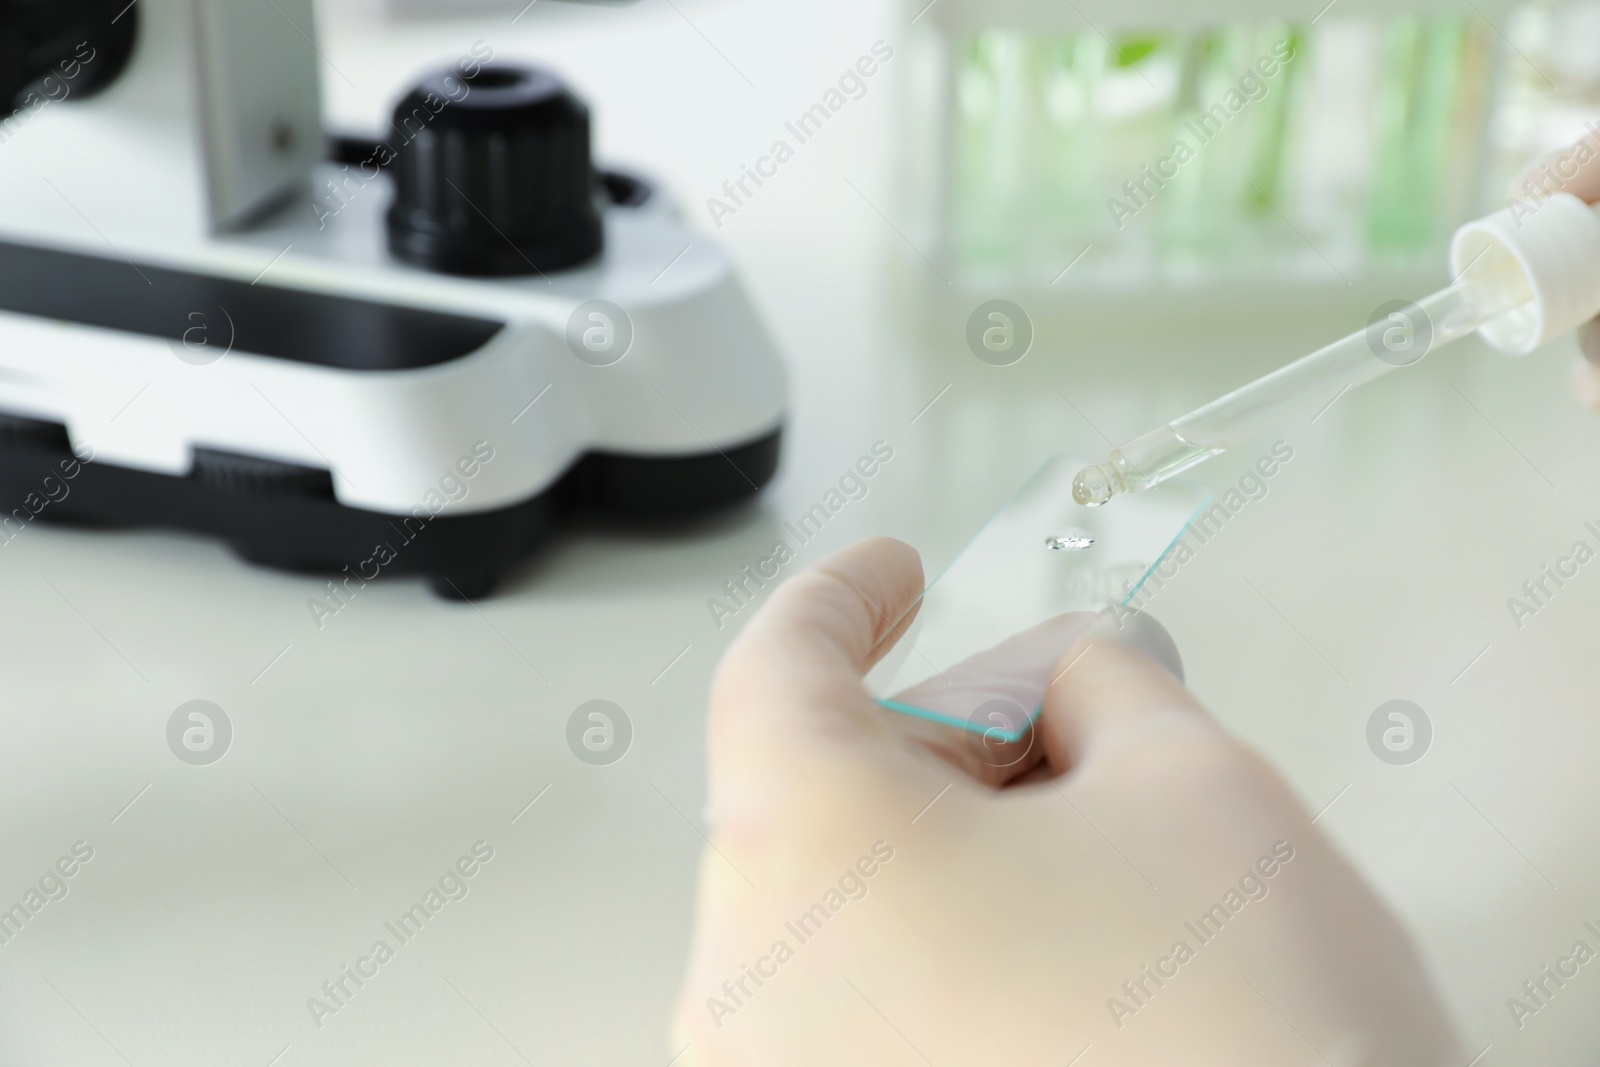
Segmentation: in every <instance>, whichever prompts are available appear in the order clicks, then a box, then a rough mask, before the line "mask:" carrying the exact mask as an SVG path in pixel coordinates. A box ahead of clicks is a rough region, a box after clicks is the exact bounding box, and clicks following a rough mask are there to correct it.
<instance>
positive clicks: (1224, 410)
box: [1072, 255, 1533, 506]
mask: <svg viewBox="0 0 1600 1067" xmlns="http://www.w3.org/2000/svg"><path fill="white" fill-rule="evenodd" d="M1532 301H1533V293H1532V292H1531V290H1530V289H1529V287H1528V282H1527V276H1526V275H1525V274H1524V272H1523V270H1522V269H1521V268H1519V267H1518V265H1517V263H1516V261H1515V260H1513V259H1511V258H1510V257H1509V256H1504V255H1502V256H1497V257H1494V261H1493V262H1492V263H1487V264H1482V265H1478V269H1476V270H1472V271H1469V272H1468V273H1466V274H1465V275H1463V277H1461V278H1460V279H1458V280H1457V281H1456V282H1455V283H1454V284H1453V285H1450V286H1448V287H1447V288H1444V289H1441V290H1439V291H1438V292H1436V293H1433V294H1432V295H1430V296H1426V297H1423V298H1422V299H1421V300H1419V301H1417V302H1416V303H1415V304H1411V305H1398V306H1397V309H1396V310H1395V311H1392V312H1391V313H1390V314H1389V315H1388V317H1387V318H1386V319H1380V320H1378V321H1377V322H1375V323H1374V324H1373V325H1371V326H1369V327H1368V328H1366V329H1364V330H1358V331H1356V332H1355V333H1352V334H1351V335H1350V336H1348V337H1345V338H1343V339H1341V340H1338V341H1335V342H1334V343H1333V344H1331V345H1328V346H1326V347H1325V348H1319V349H1318V350H1317V351H1315V352H1312V353H1311V354H1310V355H1308V356H1302V357H1301V358H1300V359H1297V360H1295V361H1294V362H1293V363H1290V364H1288V365H1287V366H1283V367H1279V368H1278V369H1277V370H1275V371H1273V372H1272V373H1271V374H1268V375H1266V376H1264V377H1261V378H1257V379H1256V380H1255V381H1253V382H1251V383H1250V384H1249V385H1246V386H1242V387H1241V388H1238V389H1235V390H1234V391H1233V392H1231V393H1229V394H1227V395H1226V396H1224V397H1221V398H1219V399H1217V400H1213V401H1212V402H1211V403H1209V404H1207V405H1205V406H1204V407H1201V408H1197V409H1196V410H1194V411H1191V412H1189V414H1187V415H1184V416H1182V417H1181V418H1177V419H1174V420H1173V421H1172V422H1169V423H1167V424H1166V425H1165V426H1163V427H1161V428H1160V429H1157V430H1152V431H1151V432H1150V433H1147V434H1145V435H1144V436H1142V437H1136V438H1134V439H1133V440H1132V441H1130V442H1128V443H1127V444H1125V445H1123V446H1122V447H1121V448H1118V449H1114V450H1113V451H1112V453H1111V456H1110V458H1108V459H1107V460H1106V461H1105V462H1104V463H1100V464H1096V465H1094V466H1089V467H1085V468H1083V470H1081V471H1079V472H1078V476H1077V477H1076V478H1075V479H1073V482H1072V497H1073V499H1074V500H1076V501H1077V502H1078V503H1080V504H1088V505H1090V506H1096V505H1099V504H1104V503H1105V502H1106V501H1108V500H1110V499H1111V498H1112V497H1113V496H1116V495H1117V494H1119V493H1137V492H1140V491H1141V490H1144V489H1148V488H1150V487H1151V486H1153V485H1159V484H1161V483H1162V482H1164V481H1166V480H1167V479H1168V478H1171V477H1172V476H1173V475H1175V474H1178V473H1179V472H1180V471H1185V470H1188V469H1189V468H1190V467H1193V466H1194V465H1195V464H1197V463H1202V462H1204V461H1205V460H1208V459H1210V458H1211V457H1212V456H1215V455H1216V454H1217V453H1219V452H1222V451H1224V450H1226V449H1228V448H1231V447H1233V446H1234V445H1237V444H1241V443H1243V442H1245V441H1248V440H1250V439H1251V438H1252V437H1254V436H1255V435H1256V434H1258V433H1261V432H1262V431H1263V430H1265V429H1266V428H1267V427H1269V426H1271V425H1272V424H1273V423H1276V422H1278V421H1280V420H1282V419H1284V418H1285V417H1287V416H1289V415H1292V414H1294V413H1295V412H1297V411H1305V412H1308V413H1310V412H1317V413H1320V409H1322V408H1326V407H1328V406H1330V405H1331V404H1332V403H1333V402H1334V401H1335V400H1337V399H1339V397H1340V396H1342V395H1343V394H1344V393H1345V392H1346V391H1347V390H1349V389H1353V388H1354V387H1356V386H1358V385H1362V384H1365V383H1366V382H1370V381H1371V380H1372V379H1374V378H1376V377H1379V376H1380V375H1383V374H1387V373H1388V372H1389V371H1392V370H1394V369H1395V368H1397V367H1403V366H1407V365H1409V364H1411V363H1415V362H1416V361H1417V360H1419V359H1421V358H1422V357H1423V356H1425V355H1427V354H1428V353H1429V352H1431V351H1433V350H1434V349H1436V348H1439V347H1440V346H1441V345H1446V344H1449V343H1450V342H1451V341H1454V340H1456V339H1457V338H1460V337H1463V336H1465V335H1467V334H1469V333H1472V332H1473V331H1474V330H1476V329H1478V327H1480V326H1483V325H1484V324H1485V323H1488V322H1492V321H1495V320H1497V319H1500V318H1501V317H1502V316H1505V317H1506V319H1507V320H1508V322H1509V321H1512V320H1514V319H1515V318H1516V316H1517V315H1518V314H1519V313H1523V312H1526V311H1527V310H1528V309H1530V308H1531V305H1532Z"/></svg>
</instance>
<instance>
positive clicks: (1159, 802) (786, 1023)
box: [671, 539, 1466, 1067]
mask: <svg viewBox="0 0 1600 1067" xmlns="http://www.w3.org/2000/svg"><path fill="white" fill-rule="evenodd" d="M922 584H923V583H922V572H921V565H920V561H919V560H918V558H917V555H916V553H915V552H914V551H913V550H912V549H911V548H909V547H907V546H906V545H904V544H901V543H899V542H896V541H890V540H884V539H878V540H872V541H866V542H862V543H860V544H857V545H855V546H852V547H851V548H848V549H845V550H844V551H842V552H840V553H837V554H836V555H834V556H832V557H830V558H828V559H827V560H825V561H823V562H822V563H821V564H820V565H818V566H817V567H815V568H814V569H812V570H810V571H807V572H805V573H802V574H800V575H798V576H796V577H795V578H793V579H791V580H790V581H788V582H786V583H784V584H783V586H782V587H781V588H779V589H777V590H775V591H774V593H773V594H772V597H771V599H770V600H769V601H768V603H767V604H766V605H765V606H764V607H763V608H762V609H761V611H760V612H758V613H757V615H756V616H755V617H754V618H752V619H751V621H750V623H749V625H748V626H747V627H746V629H745V631H744V632H743V633H742V634H741V635H740V637H739V638H738V640H737V641H736V643H735V644H734V646H733V647H732V648H730V649H729V651H728V653H727V655H726V656H725V657H724V659H723V662H722V664H721V667H720V668H719V670H718V672H717V677H716V681H715V685H714V688H713V693H712V698H711V714H710V723H709V746H710V806H709V811H710V817H711V821H712V826H713V829H712V837H711V841H712V847H711V848H709V849H708V850H707V851H706V853H705V857H704V862H703V865H702V868H701V885H700V897H699V906H698V914H697V919H696V931H695V937H694V944H693V950H692V953H691V959H690V963H689V968H688V975H687V978H686V980H685V984H684V989H683V993H682V997H681V1000H680V1003H679V1008H678V1011H677V1016H676V1026H675V1031H676V1032H675V1034H674V1043H673V1045H672V1048H671V1053H672V1054H674V1055H677V1054H679V1053H680V1052H681V1055H680V1056H679V1058H677V1059H675V1060H674V1061H673V1062H674V1063H675V1064H677V1065H680V1067H684V1065H701V1067H724V1065H732V1064H752V1065H756V1064H758V1065H762V1067H782V1065H793V1067H820V1065H829V1067H832V1065H838V1064H870V1065H873V1067H894V1065H900V1064H904V1065H908V1067H928V1065H929V1064H935V1065H938V1067H967V1065H979V1064H1003V1065H1007V1067H1015V1065H1023V1064H1049V1065H1053V1067H1064V1065H1067V1064H1069V1063H1071V1064H1074V1065H1078V1067H1105V1065H1112V1064H1141V1065H1151V1067H1155V1065H1160V1067H1174V1065H1184V1067H1203V1065H1217V1067H1224V1065H1226V1067H1245V1065H1256V1064H1260V1065H1263V1067H1266V1065H1271V1067H1283V1065H1288V1064H1323V1063H1327V1064H1331V1065H1334V1067H1345V1065H1350V1064H1366V1065H1378V1064H1383V1065H1394V1067H1431V1065H1444V1064H1450V1065H1453V1067H1460V1065H1461V1064H1462V1063H1465V1062H1466V1057H1465V1056H1463V1055H1461V1054H1460V1050H1459V1048H1458V1047H1457V1042H1456V1039H1455V1037H1454V1035H1453V1033H1452V1030H1451V1027H1450V1025H1449V1023H1448V1022H1447V1021H1446V1018H1445V1015H1444V1012H1443V1011H1442V1009H1441V1007H1440V1005H1439V1003H1438V1001H1437V999H1436V997H1435V995H1434V993H1433V989H1432V984H1431V982H1430V980H1429V978H1428V976H1427V974H1426V973H1425V971H1424V969H1423V967H1422V965H1421V963H1420V961H1419V960H1418V958H1417V955H1416V953H1415V951H1414V950H1413V948H1412V946H1411V944H1410V942H1409V940H1408V938H1407V936H1406V934H1405V932H1404V931H1403V930H1402V929H1401V928H1400V927H1399V925H1398V924H1397V923H1396V922H1395V920H1394V918H1393V917H1392V916H1391V915H1390V914H1389V912H1388V911H1387V910H1386V909H1385V908H1384V906H1383V905H1382V904H1381V903H1380V902H1379V901H1378V900H1377V899H1376V897H1375V896H1374V895H1373V893H1372V891H1371V890H1370V889H1369V888H1368V887H1367V886H1366V885H1365V884H1364V883H1363V882H1362V880H1361V879H1360V878H1359V877H1358V876H1357V875H1356V873H1355V872H1354V871H1353V870H1352V869H1351V868H1350V867H1349V865H1348V864H1347V863H1346V862H1345V861H1344V860H1343V859H1342V858H1341V857H1340V856H1339V855H1338V854H1337V853H1336V852H1335V850H1334V849H1333V847H1332V846H1331V845H1330V844H1329V842H1328V841H1327V840H1326V839H1325V838H1324V837H1323V836H1322V834H1321V833H1320V832H1319V831H1318V830H1317V829H1316V828H1315V827H1314V826H1312V825H1311V822H1310V819H1309V817H1308V815H1307V812H1306V811H1305V809H1304V808H1303V807H1302V806H1301V805H1300V803H1299V802H1298V801H1297V800H1296V799H1295V797H1294V795H1293V794H1292V793H1291V792H1290V791H1289V789H1288V788H1287V787H1286V786H1285V784H1284V783H1283V782H1282V780H1281V779H1280V778H1279V777H1278V775H1277V774H1276V773H1275V772H1274V771H1273V770H1272V768H1271V767H1270V766H1268V765H1267V764H1266V763H1265V762H1264V761H1262V760H1261V759H1260V758H1259V757H1257V756H1256V755H1255V754H1253V753H1252V752H1250V751H1249V750H1248V749H1246V748H1245V747H1244V746H1243V745H1241V744H1239V743H1238V742H1237V741H1234V740H1233V739H1232V738H1230V737H1229V736H1228V735H1227V734H1226V733H1224V732H1223V731H1222V729H1221V728H1220V727H1219V726H1218V725H1217V723H1216V722H1215V721H1214V720H1213V719H1212V718H1211V717H1210V716H1209V715H1208V714H1207V713H1206V711H1205V710H1204V709H1203V708H1201V707H1200V705H1199V704H1198V703H1196V702H1195V700H1194V698H1193V697H1192V696H1191V695H1190V694H1189V692H1188V691H1187V690H1185V689H1184V687H1183V686H1182V684H1181V683H1180V682H1179V681H1178V680H1177V679H1176V678H1175V677H1174V676H1173V674H1171V673H1169V671H1168V669H1167V668H1164V667H1162V666H1161V665H1160V664H1158V663H1157V662H1156V660H1155V659H1153V658H1151V656H1149V655H1147V654H1146V652H1144V651H1141V650H1140V648H1139V647H1136V645H1135V644H1132V643H1130V642H1129V641H1128V640H1126V635H1127V634H1128V633H1129V632H1130V630H1128V629H1123V630H1121V631H1119V630H1118V628H1117V626H1116V625H1114V623H1111V622H1110V621H1109V620H1108V619H1102V621H1101V622H1099V623H1096V624H1094V627H1093V629H1092V630H1091V629H1090V624H1091V623H1094V617H1093V616H1085V615H1080V616H1069V617H1065V618H1064V619H1061V620H1056V621H1054V622H1052V623H1049V624H1046V626H1044V627H1039V628H1036V629H1035V630H1033V631H1030V632H1029V634H1027V635H1024V636H1023V637H1022V638H1020V639H1013V641H1012V642H1007V643H1006V644H1005V645H1003V646H1001V651H1000V652H999V653H998V655H999V658H1000V660H1001V661H1003V667H1004V669H1003V670H1000V669H993V668H992V667H991V666H985V660H984V657H977V659H976V662H973V663H969V665H968V666H967V667H966V668H964V670H963V672H962V678H961V679H958V681H961V684H963V685H970V686H971V687H972V702H973V704H974V706H976V705H978V704H981V703H982V702H983V701H984V700H985V699H987V696H988V690H987V689H986V686H987V685H988V682H990V681H993V680H994V679H995V678H1007V677H1010V676H1011V675H1012V674H1013V673H1016V674H1020V675H1023V676H1026V677H1027V678H1031V679H1034V680H1035V681H1034V682H1033V684H1039V685H1047V686H1048V692H1047V694H1046V695H1045V698H1044V710H1043V713H1042V715H1041V716H1040V719H1039V721H1038V723H1037V724H1036V727H1035V729H1034V732H1033V734H1032V735H1031V736H1030V737H1028V738H1027V739H1025V740H1023V741H1020V742H1018V743H1017V744H1016V745H1014V746H1011V747H1010V748H1009V750H997V749H996V747H995V746H993V745H984V744H982V743H981V742H980V743H976V744H975V743H974V740H975V739H976V738H977V735H974V734H971V733H969V732H967V731H963V730H958V729H955V728H953V727H946V726H942V725H939V724H935V723H929V722H925V721H921V720H916V719H913V718H910V717H907V716H902V715H898V714H895V713H893V712H889V711H886V710H884V709H883V708H881V707H879V706H878V705H877V704H876V703H875V702H874V701H873V699H872V698H871V697H870V696H869V695H868V693H867V692H866V690H865V689H864V688H863V687H862V684H861V678H862V675H863V674H864V673H865V672H866V670H867V669H868V668H869V667H870V666H871V665H872V663H874V662H875V661H876V660H877V658H878V657H880V656H881V655H882V654H883V652H884V651H886V650H887V648H888V647H889V646H891V645H892V644H893V643H894V635H891V634H889V633H888V631H889V630H890V628H891V621H892V620H896V619H899V618H900V617H901V615H902V614H903V613H904V612H905V611H906V609H907V608H908V607H909V606H910V605H911V604H912V603H913V601H914V600H915V598H916V596H917V594H918V592H919V591H920V590H921V588H922ZM1140 627H1141V630H1142V635H1143V639H1142V640H1141V641H1140V642H1139V643H1140V644H1143V645H1145V646H1146V647H1156V648H1164V649H1165V650H1167V651H1168V652H1169V653H1170V651H1171V643H1170V640H1167V639H1165V634H1164V631H1161V630H1160V628H1159V627H1158V626H1155V625H1154V624H1153V623H1150V622H1148V621H1146V622H1144V623H1142V624H1140ZM1086 631H1088V632H1087V633H1086ZM1164 658H1166V659H1168V660H1169V661H1170V662H1173V663H1175V662H1176V658H1175V655H1168V656H1166V657H1164ZM996 662H998V661H996ZM947 673H951V672H947ZM1052 678H1053V679H1054V681H1053V682H1051V679H1052ZM963 679H964V680H963ZM1026 685H1027V683H1026V682H1025V683H1024V685H1023V688H1024V689H1025V688H1026ZM1018 691H1019V690H1015V689H1013V690H1012V692H1013V693H1016V692H1018ZM1180 946H1182V947H1181V948H1180ZM1086 1047H1088V1048H1090V1049H1091V1051H1089V1052H1087V1053H1083V1050H1084V1049H1085V1048H1086ZM1080 1053H1083V1057H1082V1059H1081V1061H1079V1060H1077V1059H1075V1057H1078V1056H1079V1055H1080Z"/></svg>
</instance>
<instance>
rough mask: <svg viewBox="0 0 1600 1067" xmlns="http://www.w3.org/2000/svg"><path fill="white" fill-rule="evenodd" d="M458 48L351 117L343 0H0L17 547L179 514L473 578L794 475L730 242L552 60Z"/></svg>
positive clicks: (454, 578) (334, 555)
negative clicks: (342, 103)
mask: <svg viewBox="0 0 1600 1067" xmlns="http://www.w3.org/2000/svg"><path fill="white" fill-rule="evenodd" d="M441 58H442V60H443V62H442V64H441V66H440V67H439V68H438V69H437V70H435V71H433V72H431V73H429V74H427V75H425V76H424V77H422V78H421V79H420V80H418V81H417V82H416V83H415V84H414V85H412V86H410V87H409V88H408V89H405V90H404V91H403V92H399V91H397V94H396V95H397V97H398V103H397V104H396V106H395V110H394V116H393V123H392V125H391V126H390V128H389V129H388V130H386V131H384V135H383V136H382V137H380V138H377V139H374V140H371V141H362V140H359V139H352V138H333V137H329V136H328V135H327V134H325V133H324V130H323V128H322V108H321V98H320V97H321V93H320V89H319V75H320V73H321V69H322V67H323V66H324V65H325V63H326V60H325V59H324V58H323V57H322V54H321V53H320V51H319V50H318V47H317V44H316V31H315V27H314V23H313V17H312V0H0V542H9V541H10V540H12V539H14V538H15V537H17V536H19V535H20V534H21V533H22V532H23V531H24V530H26V528H27V527H28V526H29V525H30V524H32V523H34V522H50V521H63V522H76V523H83V524H92V525H107V526H156V527H168V528H176V529H184V530H190V531H197V532H200V533H203V534H206V535H210V536H213V537H216V538H220V539H221V540H223V541H225V542H226V543H227V544H228V545H229V546H231V548H232V549H233V550H234V551H235V552H236V553H237V554H238V555H239V556H241V557H243V558H244V559H246V560H248V561H251V562H253V563H257V564H261V565H265V566H269V567H275V568H281V569H286V570H292V571H298V572H308V573H327V574H330V575H332V576H334V577H335V580H336V581H342V582H344V583H345V584H347V585H348V584H349V583H350V582H351V581H352V580H355V581H360V582H365V581H368V580H372V579H373V578H376V577H377V576H378V575H380V574H411V575H421V576H425V577H426V578H428V579H429V581H430V583H431V585H432V587H433V589H434V590H435V591H436V592H438V593H439V594H441V595H444V596H448V597H457V598H462V599H471V598H476V597H480V596H484V595H486V594H487V593H489V592H490V590H491V589H492V588H493V587H494V585H495V583H496V582H497V580H499V579H500V578H501V577H502V576H503V575H504V574H505V573H506V572H507V571H509V570H510V569H512V568H513V567H515V566H516V565H517V564H518V563H520V562H521V561H522V560H523V559H524V558H526V557H527V556H528V555H529V553H531V552H533V551H535V550H536V549H537V548H538V547H539V546H540V545H541V544H543V543H545V542H546V541H548V539H549V538H550V537H551V535H552V533H553V532H555V531H556V530H557V529H559V528H560V526H561V525H562V524H563V522H565V521H566V520H567V519H568V517H569V516H572V515H574V514H577V513H580V512H599V513H602V514H608V515H615V516H621V517H626V518H628V519H630V520H637V521H644V522H660V521H666V520H670V519H673V518H675V517H682V516H694V515H698V514H702V513H705V512H708V511H711V510H714V509H718V508H722V507H725V506H728V505H731V504H733V503H735V502H737V501H740V500H742V499H745V498H747V497H749V496H750V495H752V494H754V493H756V492H758V491H759V490H760V489H761V487H762V486H763V485H764V484H766V482H767V481H768V480H770V478H771V477H772V475H773V473H774V471H775V469H776V466H777V461H778V452H779V440H780V434H781V425H782V421H783V414H784V405H785V385H784V376H783V371H782V367H781V364H780V362H779V359H778V355H777V352H776V350H775V347H774V345H773V342H772V340H771V338H770V337H769V335H768V333H767V331H766V329H765V328H764V326H763V324H762V323H761V321H760V319H759V318H758V316H757V315H756V313H755V310H754V308H753V306H752V304H751V302H750V300H749V298H748V296H747V295H746V293H745V291H744V289H743V287H742V286H741V284H740V282H739V279H738V277H737V275H736V273H735V270H734V267H733V264H732V262H731V261H730V259H729V257H728V255H727V254H726V253H725V252H724V251H723V250H721V249H720V248H719V247H718V246H717V245H716V244H715V243H713V242H712V241H711V240H710V239H709V238H708V237H707V236H706V235H705V234H703V233H700V232H698V231H696V230H694V229H692V228H690V227H689V226H687V225H686V224H685V223H684V222H683V220H682V219H681V218H680V217H679V216H678V215H677V213H676V212H675V211H674V210H673V208H672V206H671V205H670V204H669V203H667V201H666V198H665V197H664V196H663V195H662V194H661V193H660V192H659V191H658V190H657V189H656V188H655V187H654V185H653V184H652V183H651V182H650V181H649V180H647V179H645V178H642V177H640V176H638V175H634V174H628V173H622V172H616V171H608V170H606V169H603V168H601V167H598V166H596V164H595V163H594V162H593V161H592V158H591V149H590V113H589V110H588V108H587V107H586V106H585V105H584V104H583V103H582V102H581V101H579V100H578V99H577V98H576V97H575V96H574V95H573V94H572V92H571V91H570V90H569V89H568V88H567V87H566V86H565V85H564V84H563V82H562V81H561V80H560V79H559V78H558V77H557V76H556V75H555V74H553V73H551V72H549V71H547V70H543V69H539V68H534V67H529V66H525V65H520V64H517V63H515V62H511V61H508V60H506V59H505V58H503V57H499V56H496V55H495V54H494V49H493V47H492V46H490V45H489V44H485V43H480V44H479V45H477V46H474V47H473V49H472V50H471V51H470V52H468V53H466V54H464V55H461V56H458V57H449V56H446V57H441Z"/></svg>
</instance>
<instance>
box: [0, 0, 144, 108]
mask: <svg viewBox="0 0 1600 1067" xmlns="http://www.w3.org/2000/svg"><path fill="white" fill-rule="evenodd" d="M138 23H139V12H138V10H137V7H136V6H135V5H132V4H129V3H128V2H127V0H0V118H3V117H5V116H7V115H9V114H11V112H13V111H15V110H18V109H19V108H22V107H24V106H34V107H36V106H38V103H37V101H34V100H28V99H23V97H24V95H25V94H24V90H26V89H28V88H29V87H30V86H35V85H37V86H38V99H39V100H60V99H63V98H65V97H67V96H88V95H90V94H92V93H94V92H96V91H98V90H100V89H103V88H105V87H106V86H107V85H110V84H111V83H112V82H113V81H115V80H116V77H117V75H119V74H121V73H122V70H123V68H124V67H125V66H127V64H128V57H129V56H131V55H132V54H133V44H134V38H135V36H136V34H137V26H138Z"/></svg>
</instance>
